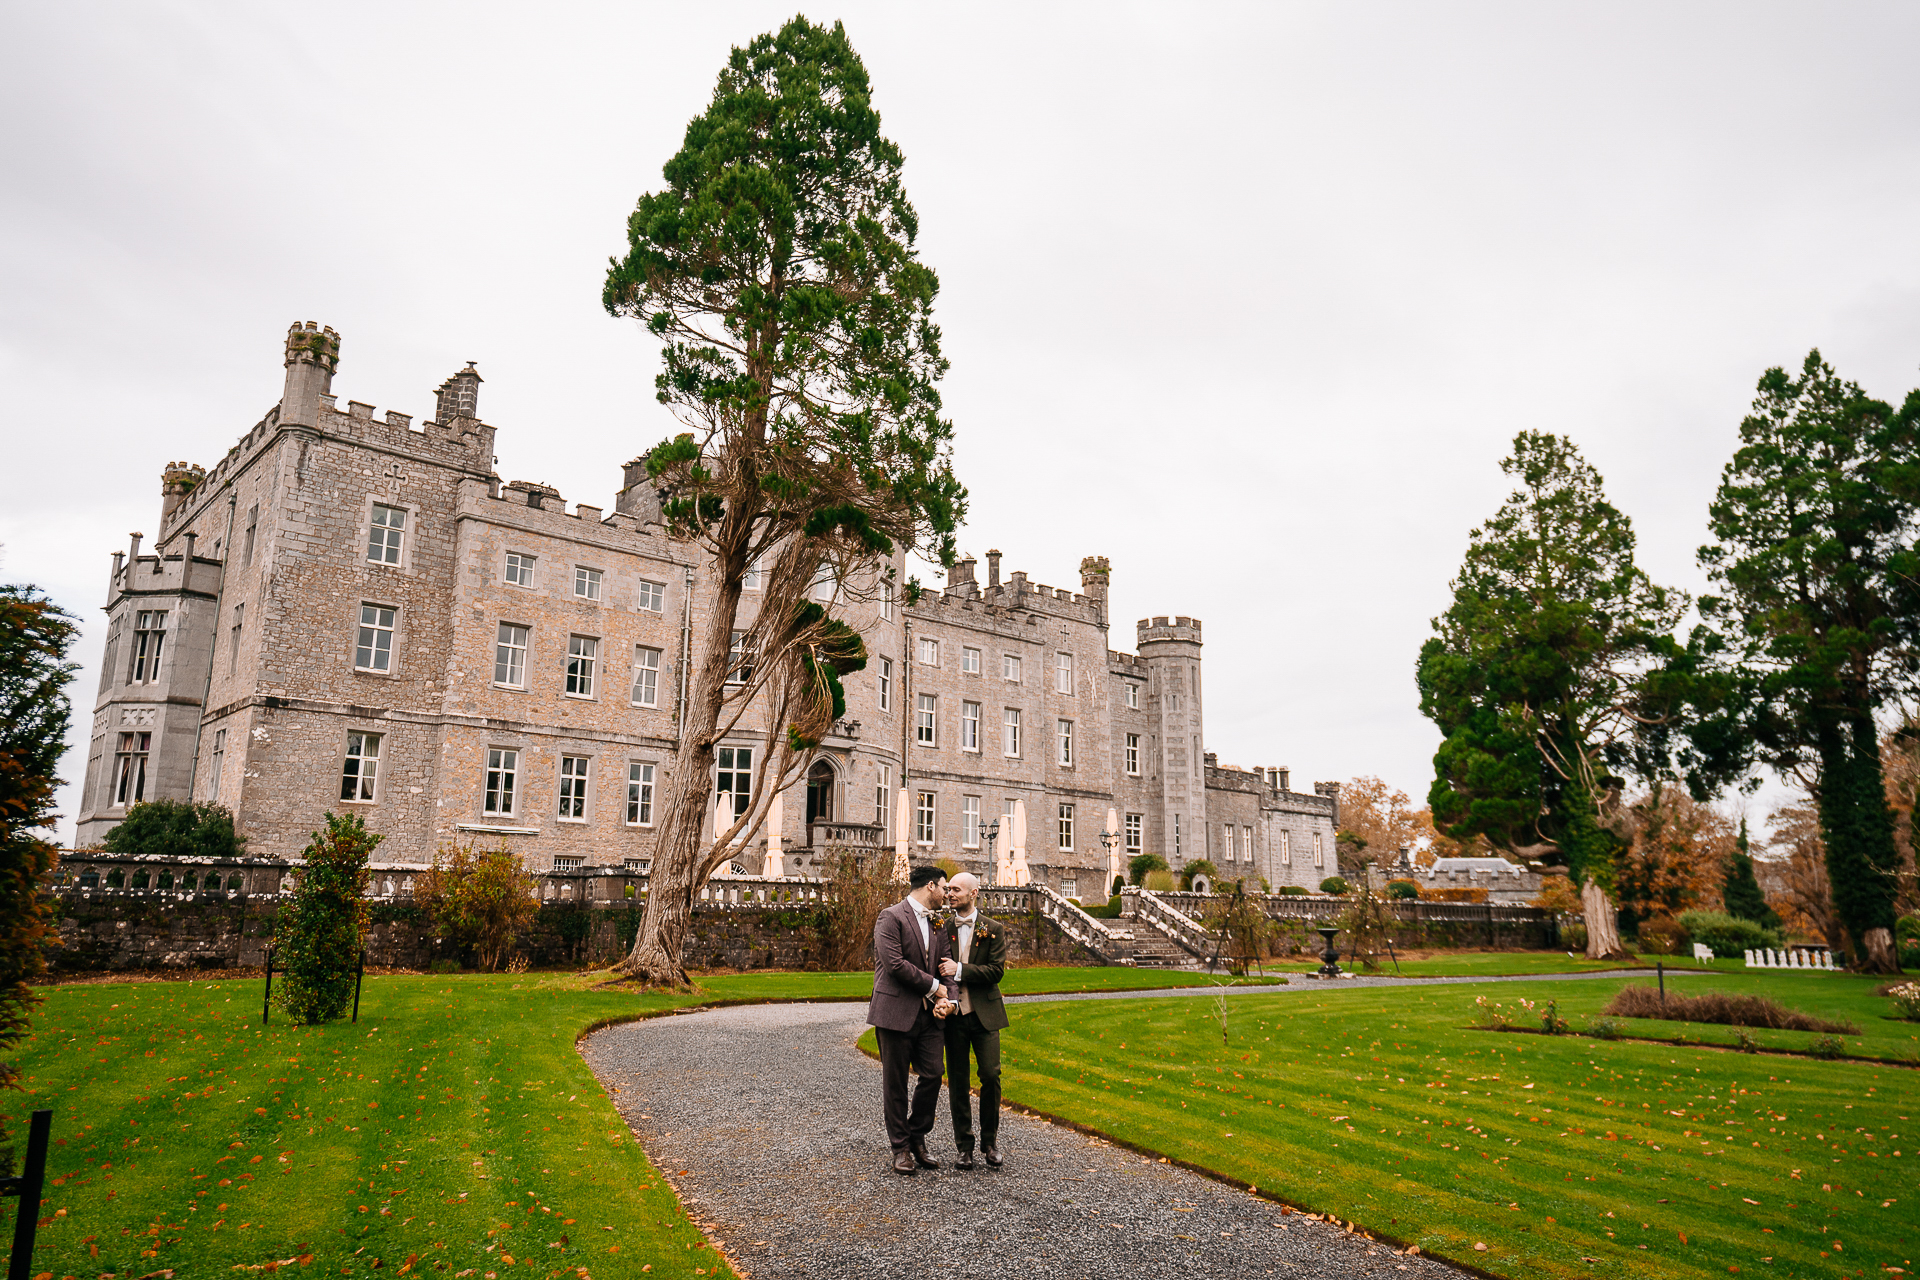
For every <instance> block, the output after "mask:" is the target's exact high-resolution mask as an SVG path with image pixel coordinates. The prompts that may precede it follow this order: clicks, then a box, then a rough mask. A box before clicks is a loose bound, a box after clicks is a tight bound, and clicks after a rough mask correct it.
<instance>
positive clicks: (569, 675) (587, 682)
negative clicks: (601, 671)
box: [562, 635, 600, 702]
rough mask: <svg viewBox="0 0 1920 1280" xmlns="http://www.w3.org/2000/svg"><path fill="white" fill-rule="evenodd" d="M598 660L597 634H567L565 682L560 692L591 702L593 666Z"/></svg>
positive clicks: (598, 642) (597, 663)
mask: <svg viewBox="0 0 1920 1280" xmlns="http://www.w3.org/2000/svg"><path fill="white" fill-rule="evenodd" d="M599 662H600V640H599V638H598V637H597V636H578V635H570V636H568V637H567V665H566V683H565V684H564V685H563V686H562V692H563V693H565V695H566V696H567V697H569V698H582V699H585V700H586V701H589V702H591V701H592V700H593V678H594V674H595V673H594V668H595V667H596V666H598V665H599Z"/></svg>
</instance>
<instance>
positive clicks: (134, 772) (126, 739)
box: [112, 729, 153, 809]
mask: <svg viewBox="0 0 1920 1280" xmlns="http://www.w3.org/2000/svg"><path fill="white" fill-rule="evenodd" d="M152 758H153V733H152V731H151V730H148V729H133V730H122V731H121V733H120V738H119V749H118V750H117V751H115V752H114V757H113V759H114V768H113V805H112V807H113V808H115V809H125V808H127V807H129V806H131V805H136V804H139V803H140V802H141V801H142V800H145V799H146V798H147V765H148V763H149V762H150V761H151V760H152Z"/></svg>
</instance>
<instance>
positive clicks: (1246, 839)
mask: <svg viewBox="0 0 1920 1280" xmlns="http://www.w3.org/2000/svg"><path fill="white" fill-rule="evenodd" d="M1240 857H1241V859H1242V860H1243V861H1245V862H1252V861H1253V828H1252V827H1242V828H1240Z"/></svg>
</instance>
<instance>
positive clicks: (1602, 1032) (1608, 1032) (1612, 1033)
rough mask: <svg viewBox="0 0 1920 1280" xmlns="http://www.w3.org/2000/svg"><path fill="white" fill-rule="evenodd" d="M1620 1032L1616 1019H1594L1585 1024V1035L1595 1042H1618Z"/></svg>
mask: <svg viewBox="0 0 1920 1280" xmlns="http://www.w3.org/2000/svg"><path fill="white" fill-rule="evenodd" d="M1622 1030H1623V1028H1622V1027H1621V1025H1620V1020H1619V1019H1618V1018H1595V1019H1594V1020H1593V1021H1592V1022H1589V1023H1588V1024H1587V1034H1588V1035H1590V1036H1592V1037H1593V1038H1594V1039H1595V1040H1618V1039H1619V1038H1620V1033H1621V1031H1622Z"/></svg>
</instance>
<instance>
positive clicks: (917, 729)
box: [913, 693, 940, 747]
mask: <svg viewBox="0 0 1920 1280" xmlns="http://www.w3.org/2000/svg"><path fill="white" fill-rule="evenodd" d="M914 701H915V702H916V703H917V704H918V705H917V709H916V710H915V712H914V717H913V740H914V741H915V742H918V743H919V744H921V745H922V746H927V747H931V746H933V745H935V743H934V734H933V731H934V729H935V727H936V726H935V723H934V713H935V711H936V710H937V709H938V707H939V705H940V704H939V703H938V701H936V700H935V698H934V696H933V695H932V694H930V693H923V694H921V695H920V696H919V697H918V698H916V699H914Z"/></svg>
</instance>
